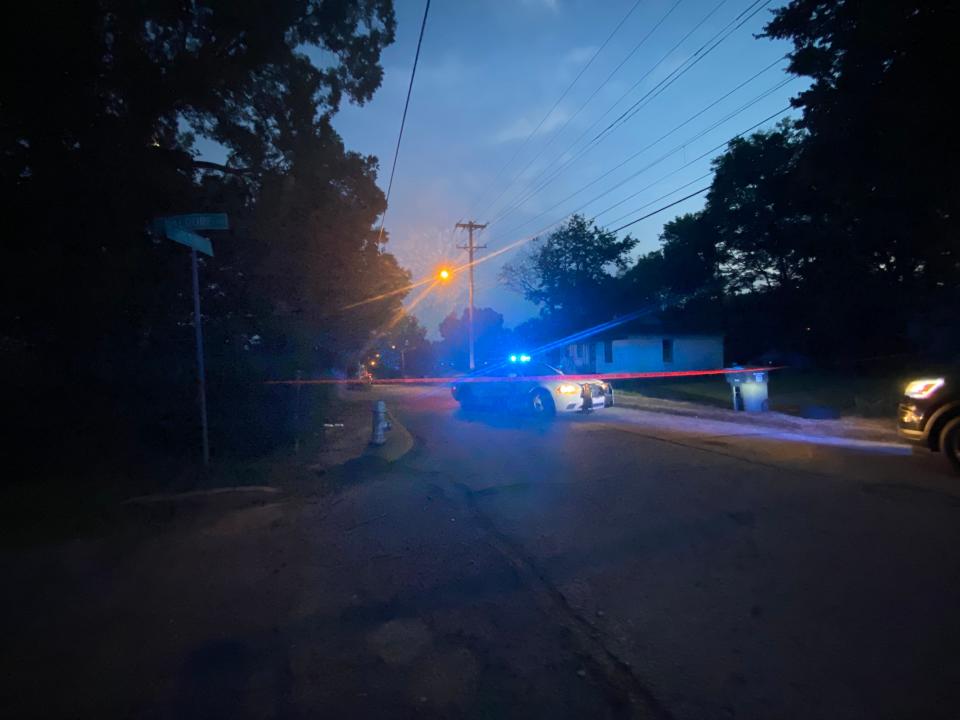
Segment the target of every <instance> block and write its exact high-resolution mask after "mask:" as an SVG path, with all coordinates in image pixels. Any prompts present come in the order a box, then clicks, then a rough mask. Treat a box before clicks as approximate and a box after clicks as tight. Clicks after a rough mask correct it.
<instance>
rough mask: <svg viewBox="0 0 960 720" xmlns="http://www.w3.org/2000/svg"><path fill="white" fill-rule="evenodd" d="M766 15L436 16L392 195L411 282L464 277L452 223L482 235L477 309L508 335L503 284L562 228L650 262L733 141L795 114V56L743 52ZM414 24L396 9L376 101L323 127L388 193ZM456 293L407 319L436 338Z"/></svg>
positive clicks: (687, 1)
mask: <svg viewBox="0 0 960 720" xmlns="http://www.w3.org/2000/svg"><path fill="white" fill-rule="evenodd" d="M777 4H778V3H771V2H770V1H769V0H767V2H763V1H762V0H740V1H739V2H738V1H737V0H720V1H719V2H716V1H714V0H711V1H710V2H704V1H703V0H641V1H640V2H637V1H636V0H629V1H625V2H607V3H602V4H597V3H594V2H589V1H588V0H517V1H516V2H497V3H489V2H483V1H482V0H477V1H476V2H464V3H456V4H447V3H440V4H436V3H435V4H434V5H433V7H432V8H431V9H430V22H429V25H428V27H427V29H426V32H425V34H424V35H423V38H422V45H421V46H420V48H419V50H420V52H419V64H418V69H417V72H416V86H415V87H414V88H413V95H412V98H411V99H410V101H409V107H408V108H407V115H406V120H405V131H404V135H403V148H402V152H401V154H400V155H399V160H398V163H397V166H396V169H395V176H394V180H393V186H392V188H391V197H390V208H389V213H388V218H387V221H386V225H385V229H386V233H388V235H389V238H390V240H389V243H388V245H387V249H388V250H389V251H390V252H392V253H394V254H395V255H396V256H397V258H398V260H399V261H400V262H401V264H402V265H404V266H405V267H407V268H409V269H410V270H411V272H412V273H413V277H414V278H415V280H419V279H423V278H429V280H428V281H426V282H433V280H434V278H435V276H436V272H437V268H439V267H441V266H450V267H452V268H459V267H463V266H464V264H465V262H466V258H465V257H463V255H464V253H463V252H462V251H460V250H458V249H457V248H456V245H457V242H458V238H456V237H455V235H454V232H453V227H454V225H455V223H456V222H458V221H462V220H464V219H468V220H475V221H477V222H480V223H484V222H488V223H490V227H489V229H488V230H487V231H485V232H484V233H483V234H482V235H481V236H480V238H479V240H478V241H479V242H482V243H484V244H486V245H487V246H488V247H489V250H487V251H485V252H486V255H483V256H481V258H480V261H481V263H482V264H481V263H478V267H477V272H478V283H477V299H476V305H477V306H478V307H492V308H494V309H495V310H497V311H499V312H501V313H503V314H504V316H505V318H506V322H507V324H508V325H514V324H517V323H519V322H522V321H523V320H524V319H526V318H527V317H530V316H531V315H533V314H535V313H536V309H535V308H534V307H533V306H532V305H530V304H529V303H527V302H526V301H525V300H523V299H522V298H521V297H520V296H519V295H517V294H516V293H514V292H512V291H510V290H508V289H507V288H506V287H503V286H502V285H500V284H499V282H498V281H497V275H498V273H499V270H500V267H502V265H503V263H504V262H506V261H508V260H510V259H511V258H512V257H514V255H515V253H516V252H522V251H523V250H522V248H523V246H524V245H526V244H527V243H528V242H529V239H531V238H533V237H536V236H537V235H538V234H541V233H543V232H547V231H548V230H549V229H551V228H555V227H557V226H559V225H560V224H562V222H563V220H564V219H565V218H567V217H568V216H569V215H570V214H571V213H573V212H582V213H583V214H584V215H586V216H587V217H593V218H596V221H597V222H598V223H599V224H601V225H603V226H605V227H609V228H610V229H617V230H619V231H623V232H624V233H625V232H630V233H631V234H633V236H634V237H636V238H638V239H639V240H640V243H639V245H638V248H637V250H636V251H635V252H637V253H642V252H647V251H649V250H652V249H655V248H656V247H657V245H658V236H659V233H660V231H661V229H662V227H663V223H664V222H666V221H668V220H670V219H671V218H672V217H674V216H675V215H679V214H683V213H685V212H691V211H695V210H697V209H699V208H700V207H702V206H703V202H704V200H703V193H702V192H691V190H690V188H695V187H700V186H701V185H707V184H709V177H710V162H711V159H712V158H713V157H715V156H716V155H717V154H719V153H720V152H722V150H723V148H724V147H725V145H726V142H727V141H728V140H729V139H730V138H732V137H734V136H735V135H738V134H740V133H743V132H753V131H755V130H757V129H763V128H765V127H771V126H772V125H774V124H775V123H776V122H778V121H779V120H780V119H782V118H783V117H788V116H789V99H790V97H791V96H793V95H796V94H797V93H798V92H799V91H800V90H802V89H803V87H804V82H805V80H800V79H794V78H792V76H788V75H786V74H784V73H783V68H785V67H786V60H785V58H784V56H785V54H786V53H787V52H788V50H789V49H790V48H789V46H788V45H787V44H786V43H783V42H775V41H771V40H767V39H764V38H756V37H754V36H755V35H756V34H758V33H759V32H761V31H762V29H763V26H764V25H765V24H766V22H767V20H768V18H769V16H770V10H771V8H772V7H776V6H777ZM423 10H424V3H421V2H407V1H405V0H404V1H401V2H398V3H397V16H398V28H397V41H396V43H395V44H394V45H392V46H391V47H389V48H387V50H386V51H385V52H384V54H383V65H384V71H385V74H384V82H383V86H382V87H381V88H380V90H378V91H377V94H376V95H375V96H374V99H373V100H372V101H371V102H370V103H368V104H367V105H365V106H363V107H357V106H353V105H346V106H344V107H343V109H342V110H341V112H340V113H339V114H338V115H337V116H335V118H334V124H335V126H336V127H337V129H338V131H339V132H340V133H341V134H342V135H343V137H344V141H345V143H346V145H347V147H348V148H350V149H352V150H356V151H358V152H362V153H366V154H373V155H376V156H378V158H379V159H380V164H381V175H380V178H381V179H380V182H381V183H383V185H384V189H385V190H386V189H387V187H386V186H389V175H387V174H386V173H384V169H385V168H386V167H388V166H389V165H390V163H391V162H392V160H393V158H394V150H395V148H394V144H395V143H396V142H397V139H398V138H397V135H395V134H391V133H389V132H388V131H387V130H386V129H387V128H391V127H392V128H396V127H397V126H398V120H399V118H400V117H401V116H402V114H403V113H404V110H405V108H404V106H405V101H406V93H407V91H408V90H409V88H410V81H411V75H412V70H413V62H414V58H415V57H416V56H417V49H418V40H419V38H420V31H421V28H422V27H423V19H424V13H423ZM707 57H709V62H703V60H704V59H705V58H707ZM764 81H766V82H764ZM745 128H750V129H749V130H746V131H745ZM683 130H686V131H687V132H681V131H683ZM674 134H676V138H677V139H675V140H674V141H673V144H672V145H670V146H668V147H667V148H666V150H663V151H658V150H657V147H658V145H659V143H661V142H663V141H665V140H667V139H668V138H672V137H673V136H674ZM653 172H656V173H657V175H656V176H654V177H651V173H653ZM658 178H659V179H658ZM385 179H386V180H387V183H384V180H385ZM668 180H669V182H668ZM698 182H699V183H700V184H699V185H698V184H697V183H698ZM661 183H662V185H661ZM588 189H594V194H591V195H590V196H589V197H588V196H587V195H586V191H587V190H588ZM684 190H686V191H687V192H686V193H683V191H684ZM681 194H682V197H680V199H679V200H676V196H680V195H681ZM602 199H604V200H606V202H604V204H603V207H602V208H599V209H598V207H597V206H596V205H594V203H597V205H599V204H600V201H601V200H602ZM667 202H669V204H670V207H669V208H668V209H665V210H663V211H662V212H660V211H657V210H656V209H652V208H654V206H656V208H659V207H660V206H661V205H663V204H665V203H667ZM614 209H618V210H619V213H618V214H617V215H616V216H614V215H608V214H607V213H608V212H609V211H612V210H614ZM466 292H467V288H466V282H465V281H464V280H463V278H460V279H459V280H458V278H457V277H456V276H455V277H454V278H453V279H452V280H451V282H448V283H443V284H440V285H437V286H436V287H434V288H433V290H432V291H431V292H430V293H429V294H428V295H427V296H424V297H421V299H420V300H419V302H418V305H417V307H416V309H415V313H414V314H416V315H417V316H418V317H419V318H420V320H421V321H422V322H423V323H424V325H425V326H426V327H427V329H428V331H429V332H430V333H431V335H433V336H436V331H437V325H438V324H439V322H440V320H442V319H443V317H444V316H446V315H447V314H449V313H450V312H451V311H453V310H456V311H457V312H459V311H461V310H462V309H463V307H464V306H465V305H466ZM410 299H413V298H412V296H411V298H410ZM409 301H410V300H408V303H409Z"/></svg>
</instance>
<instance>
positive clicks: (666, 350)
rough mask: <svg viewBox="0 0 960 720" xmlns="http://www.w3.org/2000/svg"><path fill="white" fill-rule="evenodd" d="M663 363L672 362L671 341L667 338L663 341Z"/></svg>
mask: <svg viewBox="0 0 960 720" xmlns="http://www.w3.org/2000/svg"><path fill="white" fill-rule="evenodd" d="M663 362H665V363H672V362H673V340H671V339H668V338H664V339H663Z"/></svg>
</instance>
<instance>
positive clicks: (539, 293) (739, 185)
mask: <svg viewBox="0 0 960 720" xmlns="http://www.w3.org/2000/svg"><path fill="white" fill-rule="evenodd" d="M956 27H957V13H956V10H955V6H954V4H953V3H950V2H946V1H944V0H940V1H937V2H917V1H916V0H913V1H910V0H883V1H882V2H863V1H862V0H838V1H832V2H828V1H826V0H823V1H820V0H793V1H792V2H790V3H788V4H787V5H786V6H784V7H783V8H781V9H779V10H776V11H775V12H774V15H773V19H772V20H771V21H770V22H769V23H768V25H767V26H766V29H765V35H766V36H767V37H772V38H780V39H787V40H790V41H792V43H793V46H794V49H793V52H792V53H791V55H790V66H789V70H790V72H792V73H794V74H797V75H801V76H805V77H809V78H811V80H812V84H811V86H810V88H809V89H808V90H806V91H804V92H802V93H801V94H800V95H799V96H798V97H797V98H795V99H794V106H795V107H796V108H797V109H799V110H801V111H802V113H801V115H800V117H799V119H798V120H797V121H796V122H795V123H791V122H783V123H781V124H780V125H779V126H778V127H777V128H775V129H773V130H770V131H765V132H760V133H756V134H754V135H752V136H750V137H748V138H738V139H735V140H733V141H732V142H731V143H730V144H729V146H728V148H727V150H726V152H725V153H723V154H722V155H721V156H720V157H718V158H717V159H716V161H715V162H714V173H715V174H714V179H713V182H712V185H711V187H710V190H709V193H708V195H707V202H706V206H705V207H704V209H703V210H702V211H700V212H697V213H693V214H689V215H684V216H682V217H678V218H675V219H674V220H672V221H670V222H668V223H667V224H666V225H665V226H664V229H663V233H662V235H661V237H660V247H659V248H658V249H656V250H655V251H653V252H649V253H646V254H644V255H642V256H640V257H639V258H637V259H636V260H635V261H631V262H630V267H629V268H628V269H624V263H626V262H627V261H628V259H629V257H628V255H627V253H628V251H629V246H628V245H623V244H621V245H617V242H618V241H616V240H615V238H613V237H607V238H606V239H605V241H604V242H603V243H602V245H603V247H604V248H605V251H609V253H610V254H607V255H604V254H603V253H595V254H594V255H593V259H592V261H591V262H592V266H593V267H604V268H605V271H604V276H603V277H599V278H583V277H581V276H578V275H577V273H576V271H575V266H576V264H577V261H575V260H573V259H570V260H567V261H564V263H562V267H560V268H557V267H554V266H553V265H552V264H551V261H550V258H552V257H554V256H555V251H556V249H557V248H558V247H562V246H564V245H565V244H567V241H566V240H564V233H569V232H571V231H575V232H576V233H577V234H578V236H579V238H580V240H579V241H578V243H579V244H580V246H581V247H584V248H589V247H591V245H592V243H593V241H594V238H597V237H602V233H603V231H602V230H600V229H598V228H590V227H588V224H586V222H585V221H584V220H583V219H582V218H575V219H574V220H572V221H571V222H570V223H569V224H568V226H567V227H566V228H565V229H564V230H562V231H560V232H558V233H554V235H552V236H550V237H549V238H546V239H545V240H543V241H541V242H540V243H538V244H537V245H535V246H534V249H533V251H532V253H530V254H529V255H528V256H527V257H526V258H525V259H523V260H522V261H519V262H518V263H514V264H513V265H512V266H511V268H509V269H508V270H507V272H506V279H507V280H508V281H509V282H511V284H512V285H513V286H514V287H517V288H518V289H519V290H520V291H522V292H524V293H525V295H526V296H527V297H528V298H530V299H531V300H533V301H535V302H538V303H540V304H541V308H542V312H541V319H540V320H539V321H538V323H535V325H537V324H539V331H540V332H541V333H547V334H549V333H560V332H562V331H564V330H566V329H567V328H566V327H564V324H565V323H564V322H558V320H559V318H558V314H557V313H556V309H557V308H560V307H563V306H567V307H568V308H570V311H568V312H567V313H565V314H564V315H565V316H566V317H565V319H566V318H570V317H573V315H575V314H576V313H577V312H579V313H581V314H583V317H582V318H580V319H579V320H578V322H579V324H580V327H588V326H589V325H590V324H593V323H596V322H601V321H603V320H607V319H609V318H610V317H611V316H614V315H618V314H624V313H625V312H629V311H630V310H633V309H635V308H638V307H643V306H645V305H648V304H649V305H654V306H657V307H659V308H660V310H661V313H660V314H661V315H662V316H664V317H666V318H668V319H670V320H671V322H672V323H673V324H678V325H681V326H682V325H683V324H688V325H690V326H692V327H700V328H703V327H705V326H709V327H711V328H722V329H724V330H725V332H726V334H727V338H728V346H729V347H728V350H729V352H728V355H729V356H730V357H731V359H739V360H746V359H750V358H755V357H758V356H760V355H761V354H763V353H765V352H768V351H779V352H780V353H783V354H788V353H799V354H802V355H805V356H807V357H809V358H811V359H813V360H814V361H816V362H817V363H819V364H821V365H832V364H850V363H858V362H862V361H871V360H874V359H878V358H885V357H913V358H929V359H933V360H941V361H942V360H949V359H956V357H957V355H958V353H960V318H958V312H957V309H958V308H960V226H958V211H960V181H958V179H957V175H956V170H955V165H956V162H957V160H958V159H960V139H958V135H957V133H956V132H955V129H954V128H953V127H952V124H951V123H950V121H949V118H950V117H951V116H952V115H951V113H949V112H948V111H947V107H948V105H949V104H950V100H949V98H950V95H951V90H950V88H951V87H952V85H953V84H954V83H953V74H954V68H955V67H956V63H955V62H952V61H951V58H950V51H949V48H950V47H951V46H952V43H953V33H954V32H955V28H956ZM619 242H621V243H623V242H625V241H619ZM630 242H631V243H632V241H630ZM578 277H580V279H579V280H577V282H581V283H582V282H583V281H586V282H587V283H588V285H589V288H590V289H589V292H587V293H586V294H587V295H589V296H590V297H591V298H595V299H596V300H597V303H596V305H595V306H593V307H591V306H590V304H589V303H585V302H583V301H581V300H579V299H578V298H581V297H583V296H584V291H583V287H585V286H581V288H580V289H576V290H574V289H573V288H574V287H575V286H574V285H568V286H563V283H564V282H570V281H573V280H574V279H576V278H578ZM575 324H576V323H575Z"/></svg>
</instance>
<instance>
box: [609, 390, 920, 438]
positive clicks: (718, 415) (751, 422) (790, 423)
mask: <svg viewBox="0 0 960 720" xmlns="http://www.w3.org/2000/svg"><path fill="white" fill-rule="evenodd" d="M625 395H626V396H625ZM615 397H616V401H615V404H614V407H621V408H625V409H628V410H640V411H642V412H651V413H660V414H664V415H677V416H681V417H694V418H699V419H702V420H714V421H717V422H726V423H730V424H732V425H740V426H748V427H756V428H769V429H774V430H785V431H789V432H795V433H806V434H808V435H820V436H823V437H836V438H847V439H850V440H863V441H867V442H881V443H895V444H898V445H905V443H903V441H902V440H901V439H900V438H899V436H898V435H897V432H896V429H895V428H894V427H893V421H892V420H891V422H890V428H889V429H888V428H885V427H864V426H863V425H862V424H861V425H860V426H859V427H858V426H856V425H855V423H857V422H861V423H862V422H863V421H859V420H856V419H851V418H846V419H843V418H841V419H839V420H811V419H808V418H797V417H793V416H791V415H784V414H783V413H778V412H768V413H762V414H756V415H754V414H748V413H743V412H734V411H733V410H724V409H721V408H715V407H711V406H707V405H697V404H695V403H688V402H682V401H678V400H664V399H661V398H648V397H646V396H643V395H636V394H633V393H630V394H625V393H623V392H621V393H617V394H616V396H615ZM866 422H869V421H866ZM871 424H872V423H871ZM877 424H879V423H877Z"/></svg>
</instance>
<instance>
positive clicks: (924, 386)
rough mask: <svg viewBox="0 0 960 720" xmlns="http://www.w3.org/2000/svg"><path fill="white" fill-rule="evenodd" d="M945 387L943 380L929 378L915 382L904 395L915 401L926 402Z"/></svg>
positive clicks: (908, 386)
mask: <svg viewBox="0 0 960 720" xmlns="http://www.w3.org/2000/svg"><path fill="white" fill-rule="evenodd" d="M942 387H943V378H928V379H923V380H914V381H913V382H911V383H910V384H909V385H907V389H906V390H904V391H903V394H904V395H906V396H907V397H909V398H913V399H914V400H926V399H927V398H928V397H930V396H931V395H933V394H934V393H935V392H936V391H937V390H939V389H940V388H942Z"/></svg>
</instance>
